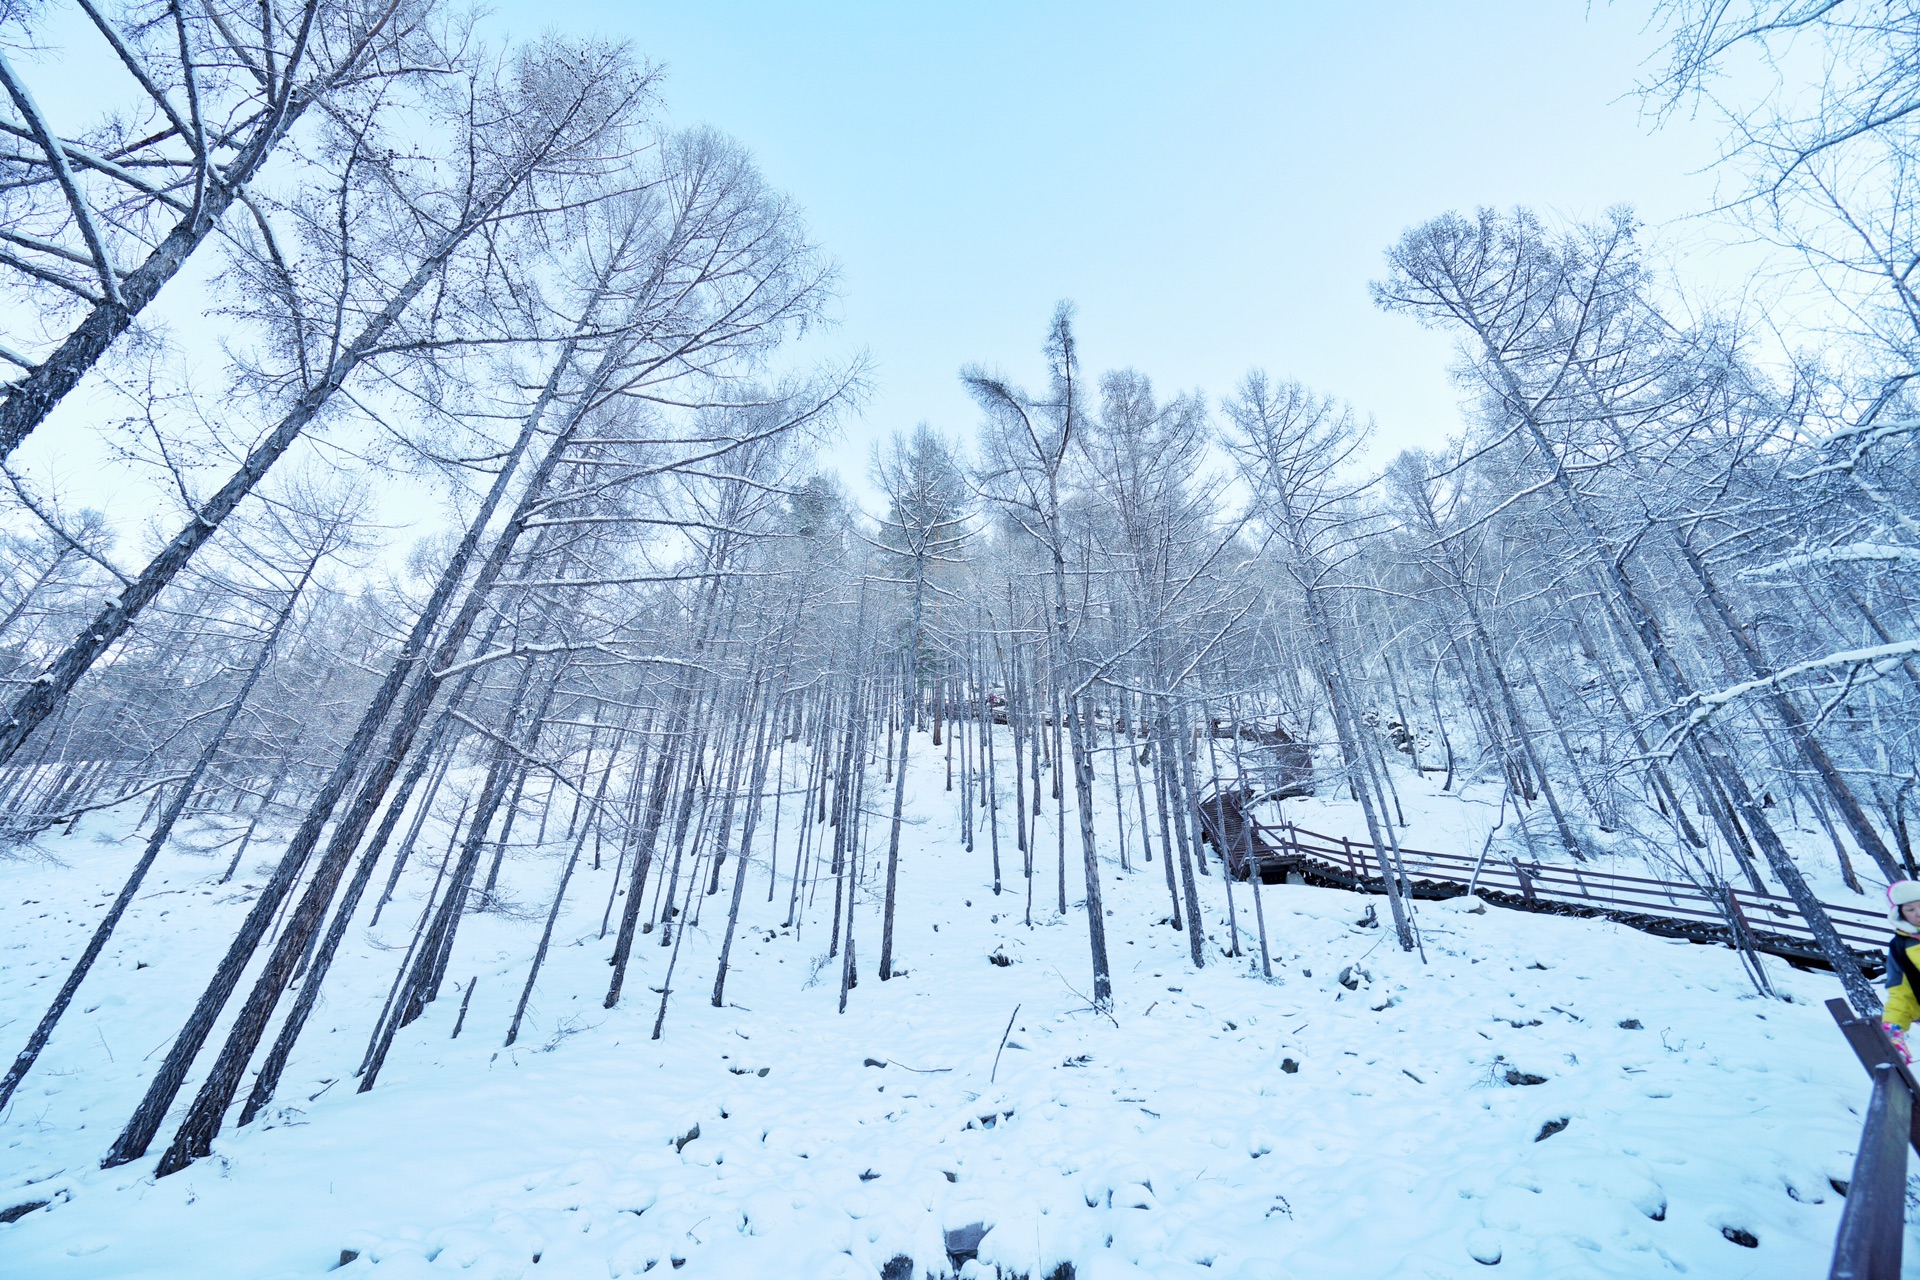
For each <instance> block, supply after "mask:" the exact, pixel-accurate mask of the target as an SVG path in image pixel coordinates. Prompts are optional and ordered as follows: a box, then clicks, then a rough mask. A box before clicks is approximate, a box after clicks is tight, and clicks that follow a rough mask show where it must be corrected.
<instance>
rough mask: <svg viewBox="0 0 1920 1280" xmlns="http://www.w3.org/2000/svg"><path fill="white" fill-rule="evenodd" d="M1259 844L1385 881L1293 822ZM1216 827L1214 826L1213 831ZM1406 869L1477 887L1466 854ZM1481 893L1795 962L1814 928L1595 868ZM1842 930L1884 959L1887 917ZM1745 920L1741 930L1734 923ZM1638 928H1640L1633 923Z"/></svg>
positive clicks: (1489, 874)
mask: <svg viewBox="0 0 1920 1280" xmlns="http://www.w3.org/2000/svg"><path fill="white" fill-rule="evenodd" d="M1246 821H1247V822H1249V823H1251V825H1252V830H1253V832H1254V834H1255V836H1256V837H1257V840H1256V845H1257V847H1256V850H1255V853H1254V856H1255V857H1256V858H1258V857H1260V856H1261V855H1262V854H1265V855H1266V856H1269V857H1271V856H1272V855H1274V854H1280V855H1282V856H1285V855H1288V854H1291V855H1292V857H1293V858H1294V859H1296V860H1306V861H1308V862H1310V863H1311V862H1318V863H1320V864H1322V865H1324V866H1325V867H1326V868H1327V870H1328V871H1329V872H1331V873H1333V874H1334V875H1335V876H1336V878H1345V879H1350V880H1353V881H1355V882H1357V883H1368V882H1374V881H1377V880H1378V878H1379V872H1378V870H1377V868H1374V867H1373V866H1372V865H1371V859H1370V858H1369V857H1367V856H1366V854H1367V853H1368V851H1369V847H1368V846H1367V845H1366V844H1364V843H1362V844H1359V845H1356V844H1355V843H1354V842H1353V841H1352V840H1351V839H1348V838H1346V837H1343V836H1330V835H1326V834H1323V833H1321V832H1318V831H1312V830H1309V829H1307V828H1305V827H1300V826H1296V825H1294V824H1293V823H1291V822H1289V823H1286V824H1285V827H1284V829H1281V828H1277V827H1274V826H1271V825H1269V824H1266V823H1263V822H1260V821H1258V820H1257V819H1254V818H1252V817H1251V816H1250V815H1249V816H1248V817H1247V819H1246ZM1209 826H1211V824H1209ZM1400 861H1401V865H1403V866H1404V867H1405V868H1406V874H1407V875H1408V876H1409V877H1410V878H1412V879H1416V880H1422V881H1428V882H1439V883H1442V884H1450V885H1455V886H1465V885H1466V884H1467V883H1468V882H1469V880H1471V879H1473V878H1474V877H1473V875H1472V871H1471V868H1473V867H1475V866H1476V865H1477V864H1476V860H1475V859H1472V858H1467V857H1463V856H1461V855H1458V854H1448V853H1436V852H1434V851H1432V850H1426V849H1414V848H1409V847H1407V846H1404V845H1403V846H1401V849H1400ZM1478 871H1479V874H1478V878H1477V887H1478V888H1484V889H1486V890H1489V891H1491V892H1495V893H1500V894H1508V893H1510V894H1513V895H1515V896H1517V897H1518V898H1519V899H1521V900H1522V902H1524V903H1525V904H1527V905H1529V906H1540V905H1542V904H1553V903H1558V904H1570V905H1574V906H1579V907H1582V908H1585V909H1589V910H1595V911H1599V912H1603V913H1607V914H1610V915H1613V916H1616V917H1619V916H1628V917H1636V918H1647V917H1652V918H1655V919H1661V920H1671V921H1673V922H1674V924H1675V925H1676V926H1680V927H1697V926H1700V925H1704V924H1713V925H1716V926H1718V925H1725V927H1726V928H1727V929H1729V930H1731V931H1732V932H1734V933H1735V934H1737V933H1738V932H1739V931H1740V928H1741V926H1742V925H1744V926H1745V928H1746V929H1747V931H1749V932H1753V931H1756V930H1757V931H1759V932H1761V933H1763V934H1765V935H1766V936H1767V937H1770V938H1772V939H1775V941H1774V942H1773V943H1766V944H1763V945H1762V949H1763V950H1776V951H1777V950H1780V949H1781V948H1782V947H1785V948H1786V949H1787V951H1788V952H1789V953H1791V954H1794V955H1799V954H1801V953H1802V944H1804V943H1806V942H1809V941H1810V940H1811V938H1812V933H1813V931H1812V928H1811V927H1810V926H1809V925H1808V924H1807V922H1806V921H1805V920H1804V919H1803V918H1802V917H1801V915H1800V912H1799V908H1798V906H1797V905H1796V904H1795V903H1794V902H1793V900H1792V899H1790V898H1786V897H1782V896H1780V895H1777V894H1772V893H1756V892H1754V891H1752V890H1750V889H1741V888H1737V887H1735V886H1733V885H1728V886H1727V887H1726V893H1727V897H1726V899H1725V900H1722V899H1721V898H1720V897H1719V896H1718V893H1717V891H1716V890H1709V889H1705V888H1702V887H1701V886H1699V885H1693V884H1687V883H1683V882H1679V881H1672V880H1659V879H1655V878H1653V877H1651V876H1637V875H1626V874H1623V873H1619V872H1612V871H1602V870H1597V869H1594V868H1588V867H1561V866H1554V865H1551V864H1543V863H1538V862H1530V861H1526V860H1521V861H1515V860H1513V859H1507V860H1506V861H1505V862H1495V861H1493V860H1488V861H1486V862H1485V863H1484V864H1478ZM1822 905H1823V906H1824V907H1825V909H1826V911H1827V913H1828V915H1829V917H1830V918H1831V920H1832V922H1833V925H1834V928H1835V930H1836V931H1837V932H1838V933H1839V935H1840V937H1841V939H1842V940H1843V941H1845V942H1846V943H1847V944H1848V945H1849V946H1850V947H1853V948H1855V949H1857V950H1860V951H1863V952H1877V951H1878V950H1879V948H1880V943H1881V941H1882V937H1883V933H1884V924H1883V920H1882V917H1881V915H1880V913H1879V912H1877V911H1873V910H1871V909H1868V908H1865V907H1856V906H1851V905H1848V904H1844V903H1823V904H1822ZM1730 916H1738V917H1739V918H1740V919H1739V920H1738V922H1737V923H1728V922H1729V919H1730ZM1628 922H1629V923H1632V922H1633V921H1632V920H1629V921H1628Z"/></svg>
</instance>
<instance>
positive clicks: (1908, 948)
mask: <svg viewBox="0 0 1920 1280" xmlns="http://www.w3.org/2000/svg"><path fill="white" fill-rule="evenodd" d="M1911 929H1912V926H1910V925H1908V924H1906V923H1905V922H1904V921H1903V922H1902V923H1901V924H1900V925H1899V926H1897V929H1896V932H1895V933H1894V935H1893V941H1892V942H1891V943H1889V944H1888V946H1887V977H1886V983H1887V1008H1886V1012H1885V1013H1883V1014H1881V1015H1880V1016H1881V1018H1882V1020H1884V1021H1886V1022H1891V1023H1892V1024H1893V1025H1894V1026H1896V1027H1899V1028H1900V1029H1901V1030H1903V1031H1904V1030H1905V1029H1906V1028H1907V1027H1908V1026H1909V1025H1910V1024H1911V1023H1912V1022H1913V1021H1914V1019H1915V1018H1920V992H1916V991H1915V990H1914V989H1913V985H1914V984H1913V979H1912V978H1911V977H1909V976H1908V972H1907V966H1908V965H1912V966H1914V967H1915V968H1920V951H1916V950H1915V949H1914V948H1920V937H1916V936H1915V934H1914V933H1913V932H1912V931H1911ZM1902 957H1904V958H1905V959H1906V961H1907V965H1903V964H1901V963H1900V961H1901V959H1902Z"/></svg>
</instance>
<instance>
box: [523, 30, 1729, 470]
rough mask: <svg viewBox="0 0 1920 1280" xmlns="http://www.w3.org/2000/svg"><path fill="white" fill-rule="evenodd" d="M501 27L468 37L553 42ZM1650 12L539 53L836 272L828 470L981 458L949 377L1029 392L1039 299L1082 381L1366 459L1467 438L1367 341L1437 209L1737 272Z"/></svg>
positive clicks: (657, 34)
mask: <svg viewBox="0 0 1920 1280" xmlns="http://www.w3.org/2000/svg"><path fill="white" fill-rule="evenodd" d="M555 12H556V11H555V9H554V7H553V6H552V5H551V4H550V3H536V2H534V0H499V3H498V4H497V5H496V7H495V9H494V14H493V17H492V19H491V20H490V22H489V23H488V29H489V30H490V31H491V32H492V33H493V34H495V35H512V36H515V37H525V36H531V35H536V34H538V33H540V32H541V31H543V30H549V29H555V23H556V17H555ZM1647 17H1648V6H1647V5H1645V4H1642V3H1624V2H1623V3H1618V4H1595V5H1592V6H1591V7H1589V6H1587V5H1583V4H1579V3H1572V2H1568V0H1553V2H1546V0H1476V3H1473V4H1470V5H1468V4H1449V5H1436V4H1431V3H1408V2H1404V0H1376V2H1369V3H1355V4H1252V3H1249V4H1229V3H1218V4H1201V5H1191V6H1182V7H1180V8H1179V10H1178V11H1176V10H1175V8H1174V7H1173V6H1164V5H1150V4H1135V3H1109V4H1092V3H1050V4H1038V5H1036V4H1009V3H974V4H969V5H966V6H958V5H947V6H935V5H924V4H922V5H906V4H866V3H860V4H855V3H843V4H809V5H794V4H777V3H747V2H744V0H715V2H713V3H706V4H695V5H689V4H682V3H676V4H662V3H652V2H650V0H649V2H642V3H632V2H630V0H629V2H625V3H622V2H613V0H588V2H586V3H572V4H569V5H567V6H566V8H565V15H564V18H563V19H559V21H560V22H561V23H562V24H563V25H561V26H560V27H559V29H562V30H565V31H568V32H574V33H583V32H597V33H601V34H605V35H609V36H615V37H619V38H624V39H627V40H630V41H631V42H632V43H633V45H634V47H635V49H636V50H637V51H639V52H640V53H641V54H642V55H643V56H645V57H647V58H649V59H652V60H653V61H655V62H658V63H660V64H663V65H664V66H665V68H666V71H667V79H666V83H665V96H666V99H667V104H668V111H669V113H670V115H671V117H672V118H673V120H674V121H675V122H676V123H679V124H685V125H709V126H712V127H714V128H717V129H720V130H722V131H724V132H726V133H729V134H732V135H733V136H735V137H736V138H738V139H739V140H740V141H741V142H743V143H744V144H745V145H746V146H747V147H748V149H749V150H751V151H752V152H753V154H754V155H755V156H756V158H757V159H758V162H759V164H760V165H761V167H762V169H763V171H764V173H765V174H766V175H767V177H768V178H769V179H770V181H771V182H772V183H773V184H774V185H775V186H777V187H779V188H781V189H782V190H784V191H786V192H787V193H788V194H789V195H791V196H792V197H793V198H794V199H795V200H796V201H797V202H798V204H799V205H800V206H801V207H802V208H803V209H804V210H805V211H806V214H807V217H808V221H809V225H810V226H811V228H812V231H813V234H814V236H815V238H816V240H817V241H818V243H819V244H820V245H821V246H822V247H823V248H824V249H825V250H826V251H827V252H828V253H830V254H831V255H832V256H833V257H834V258H835V259H837V261H838V262H839V264H840V267H841V272H842V277H841V278H842V289H841V298H840V303H839V308H838V323H837V325H836V326H835V327H834V329H832V330H831V331H830V332H828V333H826V334H825V335H823V336H822V338H821V339H820V340H819V341H817V342H815V343H813V344H811V347H810V351H809V354H817V355H818V357H819V358H822V359H831V358H832V357H834V356H836V355H840V356H844V355H845V354H847V353H850V352H855V351H864V352H866V353H867V354H868V356H869V357H870V358H871V360H872V362H873V385H872V390H871V394H870V397H869V399H868V401H867V403H866V405H865V407H864V411H863V413H862V414H861V415H860V417H859V418H858V419H857V420H856V421H853V422H850V423H849V424H848V428H847V432H846V439H845V442H844V444H843V445H842V446H840V450H839V452H840V455H841V457H840V459H839V462H840V466H841V469H842V471H843V472H844V473H846V474H847V477H848V479H849V480H853V481H856V487H858V485H857V481H858V479H859V476H860V473H863V472H864V470H865V468H866V465H867V458H868V455H869V450H870V448H871V446H872V442H873V441H876V440H880V439H884V438H885V436H886V435H887V433H889V432H891V431H894V430H900V431H907V430H910V429H911V428H912V427H913V425H914V424H915V423H917V422H919V421H922V420H924V421H927V422H929V423H930V424H931V425H932V426H933V427H935V428H936V429H937V430H940V431H942V432H945V433H947V434H949V435H952V436H961V437H967V436H971V434H972V432H973V429H974V427H975V425H976V424H977V421H978V415H977V412H976V410H975V409H974V407H973V405H972V403H971V401H970V400H969V399H968V398H967V396H966V395H965V392H964V390H963V388H962V387H961V384H960V382H959V380H958V376H957V374H958V370H959V369H960V368H961V367H962V366H963V365H966V364H970V363H978V364H982V365H985V366H987V367H988V368H990V369H996V370H1000V371H1003V372H1004V373H1006V374H1007V375H1009V376H1010V377H1012V378H1013V379H1014V380H1015V381H1017V382H1023V383H1027V384H1038V383H1039V382H1041V381H1042V378H1043V374H1044V366H1043V364H1042V359H1041V352H1040V347H1041V342H1042V339H1043V336H1044V332H1045V329H1046V325H1047V322H1048V319H1049V317H1050V315H1051V313H1052V310H1053V307H1054V305H1055V303H1056V302H1058V301H1060V300H1062V299H1065V300H1071V301H1072V302H1073V303H1074V304H1075V306H1076V308H1077V331H1078V334H1079V337H1080V343H1081V351H1082V355H1083V361H1084V364H1085V368H1086V370H1087V372H1089V373H1095V374H1097V373H1099V372H1102V371H1105V370H1108V369H1113V368H1120V367H1132V368H1135V369H1138V370H1139V371H1141V372H1143V373H1145V374H1147V375H1148V376H1149V377H1151V378H1152V379H1153V381H1154V384H1155V386H1156V387H1157V388H1158V389H1159V390H1161V391H1162V392H1163V393H1172V392H1175V391H1183V390H1200V391H1202V392H1204V393H1206V394H1207V395H1208V396H1209V397H1210V398H1211V399H1212V400H1213V402H1214V403H1218V401H1219V399H1220V398H1222V397H1223V396H1225V395H1227V394H1229V393H1230V392H1231V391H1232V389H1233V388H1234V386H1235V385H1236V384H1237V383H1238V382H1239V381H1240V379H1241V378H1243V377H1244V376H1245V374H1246V373H1247V372H1248V371H1249V370H1250V369H1253V368H1255V367H1258V368H1262V369H1264V370H1266V371H1267V372H1268V373H1269V374H1271V375H1273V376H1274V377H1278V378H1298V379H1300V380H1301V381H1304V382H1306V383H1308V384H1309V385H1310V386H1312V387H1314V388H1315V389H1317V390H1319V391H1322V392H1326V393H1331V394H1333V395H1336V396H1338V397H1341V398H1343V399H1346V400H1349V401H1351V402H1352V403H1353V404H1354V405H1355V406H1356V407H1357V408H1358V409H1359V410H1360V411H1361V412H1362V413H1364V414H1372V415H1373V416H1374V417H1375V419H1376V420H1377V424H1378V437H1377V441H1376V444H1375V446H1374V449H1373V451H1372V456H1373V457H1374V459H1375V460H1376V461H1379V462H1384V461H1385V460H1386V458H1388V457H1390V456H1391V455H1392V454H1393V453H1394V452H1397V451H1398V450H1399V449H1402V448H1406V447H1409V446H1414V445H1434V444H1439V443H1442V442H1443V441H1444V439H1445V438H1446V437H1447V436H1448V435H1450V434H1452V433H1455V432H1457V431H1458V430H1459V429H1460V427H1461V418H1460V412H1459V407H1458V395H1457V393H1456V392H1455V390H1454V388H1453V386H1452V384H1451V382H1450V380H1449V378H1448V374H1447V367H1448V364H1449V358H1450V351H1451V342H1450V339H1448V338H1446V337H1445V336H1442V335H1440V334H1436V333H1430V332H1425V331H1422V330H1421V329H1420V328H1418V326H1417V325H1416V324H1415V323H1414V322H1413V321H1412V320H1410V319H1408V318H1405V317H1399V316H1389V315H1386V314H1384V313H1381V312H1379V311H1377V310H1376V309H1375V308H1374V307H1373V305H1372V303H1371V302H1370V300H1369V298H1368V294H1367V283H1368V281H1369V280H1370V279H1373V278H1374V277H1376V276H1378V275H1379V274H1380V273H1381V271H1382V264H1383V258H1382V255H1383V252H1384V250H1385V249H1386V247H1387V246H1388V245H1389V244H1390V243H1392V242H1393V241H1394V240H1395V239H1396V238H1397V237H1398V235H1399V234H1400V232H1401V231H1403V230H1404V229H1406V228H1407V227H1409V226H1412V225H1414V224H1416V223H1418V222H1420V221H1423V220H1425V219H1427V218H1429V217H1432V216H1434V215H1437V214H1439V213H1442V212H1444V211H1447V210H1450V209H1458V210H1470V209H1472V208H1474V207H1476V206H1482V205H1492V206H1510V205H1514V204H1521V203H1524V204H1528V205H1531V206H1533V207H1535V208H1537V209H1540V210H1542V211H1544V212H1547V213H1550V214H1554V215H1559V216H1564V217H1570V218H1581V217H1594V216H1598V215H1599V214H1600V213H1601V212H1602V211H1604V210H1605V209H1607V208H1608V207H1609V206H1612V205H1616V204H1623V203H1624V204H1628V205H1631V206H1633V207H1634V208H1635V209H1636V210H1637V211H1638V212H1639V213H1640V215H1641V216H1642V218H1643V219H1644V220H1646V221H1647V222H1648V223H1650V224H1653V225H1654V226H1655V228H1656V229H1657V233H1658V234H1659V235H1660V236H1661V238H1662V239H1663V240H1665V241H1667V242H1669V243H1670V244H1671V245H1673V246H1675V250H1674V251H1675V252H1676V254H1679V255H1681V256H1683V257H1684V261H1685V263H1686V267H1687V274H1688V276H1689V277H1690V278H1692V279H1694V280H1695V281H1696V282H1697V283H1699V284H1700V285H1701V286H1702V287H1705V288H1708V289H1710V290H1715V291H1731V290H1737V289H1739V288H1740V275H1741V272H1742V271H1744V270H1745V269H1746V261H1745V259H1743V258H1742V256H1741V255H1742V253H1743V251H1742V250H1738V249H1724V248H1720V247H1719V246H1720V245H1721V242H1722V240H1723V239H1724V237H1723V236H1721V235H1720V234H1719V233H1718V232H1716V230H1715V229H1714V228H1713V227H1711V226H1708V225H1705V224H1702V223H1701V222H1699V221H1697V220H1692V219H1690V215H1694V214H1696V213H1697V212H1698V211H1700V210H1702V209H1705V208H1707V207H1708V206H1710V204H1711V203H1712V200H1713V194H1714V189H1715V180H1716V179H1715V175H1714V174H1713V173H1711V172H1709V171H1708V169H1709V166H1710V164H1711V162H1712V160H1713V158H1714V156H1715V154H1716V136H1715V134H1714V132H1713V131H1712V130H1711V129H1710V128H1709V127H1708V126H1707V125H1706V124H1705V123H1694V122H1689V121H1685V120H1682V121H1679V122H1676V123H1673V124H1669V125H1668V126H1667V127H1665V128H1663V129H1660V130H1654V129H1653V128H1652V127H1651V125H1650V123H1649V122H1648V121H1647V120H1646V119H1645V118H1644V116H1643V113H1642V110H1641V104H1640V102H1639V100H1638V99H1637V98H1636V97H1635V96H1634V95H1633V92H1632V91H1633V88H1634V85H1635V83H1636V81H1637V80H1638V79H1639V78H1641V77H1643V76H1645V75H1647V74H1648V73H1649V72H1651V71H1652V70H1654V69H1655V66H1656V63H1654V62H1649V59H1650V58H1657V55H1658V51H1659V43H1660V42H1659V37H1658V34H1657V33H1656V32H1654V31H1652V30H1650V29H1649V28H1648V27H1647V25H1646V24H1647Z"/></svg>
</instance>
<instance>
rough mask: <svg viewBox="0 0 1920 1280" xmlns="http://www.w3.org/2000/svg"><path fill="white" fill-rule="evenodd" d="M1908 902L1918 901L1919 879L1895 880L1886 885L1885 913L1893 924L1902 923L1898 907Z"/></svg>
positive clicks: (1919, 896) (1919, 891) (1919, 899)
mask: <svg viewBox="0 0 1920 1280" xmlns="http://www.w3.org/2000/svg"><path fill="white" fill-rule="evenodd" d="M1909 902H1920V880H1895V881H1894V882H1893V883H1892V884H1890V885H1888V886H1887V914H1888V915H1890V916H1892V917H1893V921H1894V923H1895V924H1901V923H1904V922H1903V921H1902V920H1901V919H1900V908H1901V907H1903V906H1905V905H1906V904H1907V903H1909Z"/></svg>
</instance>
